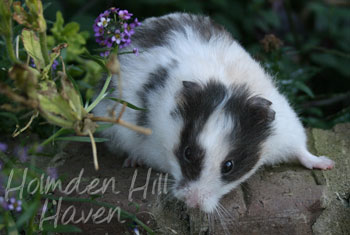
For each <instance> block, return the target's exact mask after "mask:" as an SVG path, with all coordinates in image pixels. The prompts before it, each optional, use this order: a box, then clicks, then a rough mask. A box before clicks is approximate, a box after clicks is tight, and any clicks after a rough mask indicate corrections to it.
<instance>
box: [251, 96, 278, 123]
mask: <svg viewBox="0 0 350 235" xmlns="http://www.w3.org/2000/svg"><path fill="white" fill-rule="evenodd" d="M248 104H249V106H250V108H251V111H252V112H253V113H254V116H255V118H256V119H258V120H260V121H262V122H272V121H273V120H275V115H276V112H275V111H274V110H273V109H272V108H271V105H272V102H271V101H269V100H267V99H265V98H262V97H260V96H253V97H251V98H249V99H248Z"/></svg>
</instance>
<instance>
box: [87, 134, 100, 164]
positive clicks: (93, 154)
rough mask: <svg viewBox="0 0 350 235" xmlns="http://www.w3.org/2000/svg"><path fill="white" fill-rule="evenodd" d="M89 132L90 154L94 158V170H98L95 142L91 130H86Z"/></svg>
mask: <svg viewBox="0 0 350 235" xmlns="http://www.w3.org/2000/svg"><path fill="white" fill-rule="evenodd" d="M88 133H89V137H90V140H91V147H92V156H93V158H94V165H95V170H97V171H98V169H99V167H98V160H97V149H96V143H95V139H94V136H93V135H92V132H91V130H90V129H89V130H88Z"/></svg>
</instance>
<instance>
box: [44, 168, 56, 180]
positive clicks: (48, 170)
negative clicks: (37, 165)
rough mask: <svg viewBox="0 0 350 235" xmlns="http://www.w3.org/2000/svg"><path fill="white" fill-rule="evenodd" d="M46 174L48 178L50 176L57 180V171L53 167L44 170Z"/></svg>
mask: <svg viewBox="0 0 350 235" xmlns="http://www.w3.org/2000/svg"><path fill="white" fill-rule="evenodd" d="M46 172H47V174H48V176H50V177H51V178H52V179H55V180H56V179H57V178H58V173H57V169H56V168H55V167H48V168H47V169H46Z"/></svg>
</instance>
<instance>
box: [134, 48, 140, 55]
mask: <svg viewBox="0 0 350 235" xmlns="http://www.w3.org/2000/svg"><path fill="white" fill-rule="evenodd" d="M132 53H134V54H135V55H136V56H138V55H139V49H138V48H134V49H133V50H132Z"/></svg>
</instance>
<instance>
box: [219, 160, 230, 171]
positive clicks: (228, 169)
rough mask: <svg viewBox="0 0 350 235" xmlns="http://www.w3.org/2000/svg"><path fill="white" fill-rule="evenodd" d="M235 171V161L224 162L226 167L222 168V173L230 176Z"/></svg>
mask: <svg viewBox="0 0 350 235" xmlns="http://www.w3.org/2000/svg"><path fill="white" fill-rule="evenodd" d="M232 169H233V161H232V160H229V161H226V162H224V165H223V166H222V169H221V172H222V173H223V174H228V173H229V172H230V171H231V170H232Z"/></svg>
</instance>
